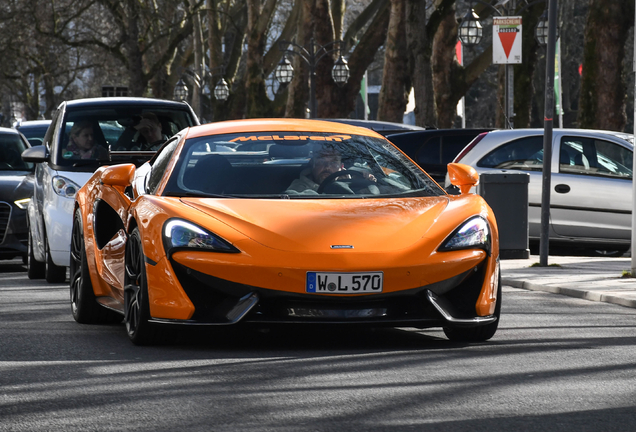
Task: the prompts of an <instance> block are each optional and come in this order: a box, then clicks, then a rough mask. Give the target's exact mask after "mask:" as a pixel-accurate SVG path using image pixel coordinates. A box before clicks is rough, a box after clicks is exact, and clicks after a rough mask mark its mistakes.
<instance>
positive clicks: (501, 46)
mask: <svg viewBox="0 0 636 432" xmlns="http://www.w3.org/2000/svg"><path fill="white" fill-rule="evenodd" d="M492 62H493V63H494V64H518V63H521V17H520V16H512V17H493V19H492Z"/></svg>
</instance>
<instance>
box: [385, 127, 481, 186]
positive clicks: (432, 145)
mask: <svg viewBox="0 0 636 432" xmlns="http://www.w3.org/2000/svg"><path fill="white" fill-rule="evenodd" d="M491 130H492V129H427V130H421V131H413V132H402V133H397V134H389V135H386V138H387V139H388V140H389V141H391V142H392V143H393V144H395V145H396V146H397V147H398V148H399V149H400V150H402V151H403V152H404V153H406V155H407V156H408V157H410V158H411V159H413V161H415V163H417V164H418V165H419V166H421V167H422V169H424V171H426V172H427V173H428V174H429V175H430V176H431V177H433V180H435V181H436V182H438V183H439V184H444V179H445V176H446V166H447V165H448V164H449V163H451V162H452V161H453V159H454V158H455V156H457V155H458V154H459V152H460V151H461V150H462V149H463V148H464V147H466V144H468V143H469V142H471V141H472V140H473V138H475V137H476V136H477V135H479V134H480V133H483V132H488V131H491Z"/></svg>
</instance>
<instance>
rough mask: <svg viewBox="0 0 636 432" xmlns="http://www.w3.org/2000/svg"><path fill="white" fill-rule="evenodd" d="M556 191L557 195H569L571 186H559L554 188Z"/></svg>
mask: <svg viewBox="0 0 636 432" xmlns="http://www.w3.org/2000/svg"><path fill="white" fill-rule="evenodd" d="M554 190H555V192H556V193H562V194H564V193H568V192H570V186H568V185H566V184H558V185H556V186H555V187H554Z"/></svg>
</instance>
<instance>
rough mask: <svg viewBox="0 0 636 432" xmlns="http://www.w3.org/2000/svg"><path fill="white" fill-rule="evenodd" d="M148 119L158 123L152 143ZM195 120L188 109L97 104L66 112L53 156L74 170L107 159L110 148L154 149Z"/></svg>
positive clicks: (135, 150)
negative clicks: (147, 123)
mask: <svg viewBox="0 0 636 432" xmlns="http://www.w3.org/2000/svg"><path fill="white" fill-rule="evenodd" d="M149 119H150V120H149ZM148 121H152V122H153V124H156V125H157V126H156V130H155V131H154V133H153V134H152V137H153V138H152V142H149V141H151V138H150V135H149V134H148V133H147V130H148V128H146V129H144V127H143V126H144V125H145V124H146V122H148ZM193 122H194V120H193V118H192V117H191V115H190V113H189V111H187V110H185V109H173V108H157V107H152V106H142V105H140V106H134V105H125V106H116V105H115V106H99V107H97V106H96V107H94V108H93V107H91V108H83V109H81V110H76V111H67V113H66V116H65V118H64V120H63V124H61V126H60V133H59V140H58V142H57V146H56V148H55V149H53V150H52V158H54V163H55V164H56V165H60V166H64V167H69V169H72V168H75V167H82V166H87V165H88V164H90V163H93V164H95V163H98V162H99V161H108V160H109V151H117V152H127V151H133V152H139V151H155V150H157V149H158V148H159V147H160V146H161V144H163V143H164V142H165V141H166V140H167V139H169V138H170V137H171V136H173V135H174V134H175V133H176V132H178V131H180V130H181V129H184V128H186V127H189V126H192V125H193ZM81 134H84V135H85V136H90V139H87V140H88V142H92V144H85V143H84V142H83V141H82V140H83V138H82V135H81ZM91 161H92V162H91Z"/></svg>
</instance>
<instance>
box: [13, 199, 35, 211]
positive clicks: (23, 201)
mask: <svg viewBox="0 0 636 432" xmlns="http://www.w3.org/2000/svg"><path fill="white" fill-rule="evenodd" d="M29 202H31V198H22V199H19V200H16V201H13V203H14V204H15V205H16V206H17V207H18V208H19V209H20V210H26V209H27V207H28V206H29Z"/></svg>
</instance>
